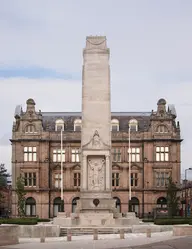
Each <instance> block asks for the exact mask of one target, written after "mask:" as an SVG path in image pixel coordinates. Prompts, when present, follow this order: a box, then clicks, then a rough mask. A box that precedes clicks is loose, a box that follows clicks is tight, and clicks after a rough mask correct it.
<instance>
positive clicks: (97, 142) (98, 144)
mask: <svg viewBox="0 0 192 249" xmlns="http://www.w3.org/2000/svg"><path fill="white" fill-rule="evenodd" d="M83 149H93V150H94V149H95V150H97V149H109V146H108V145H107V144H105V143H104V142H103V141H102V139H101V138H100V136H99V133H98V131H97V130H96V131H95V133H94V134H93V137H92V138H91V140H90V141H89V142H88V143H87V144H85V145H83Z"/></svg>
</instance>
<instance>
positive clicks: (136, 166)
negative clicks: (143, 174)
mask: <svg viewBox="0 0 192 249" xmlns="http://www.w3.org/2000/svg"><path fill="white" fill-rule="evenodd" d="M131 169H133V170H141V169H142V167H141V166H138V165H137V164H134V165H132V166H131Z"/></svg>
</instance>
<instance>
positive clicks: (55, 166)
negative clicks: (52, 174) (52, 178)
mask: <svg viewBox="0 0 192 249" xmlns="http://www.w3.org/2000/svg"><path fill="white" fill-rule="evenodd" d="M53 169H54V170H59V169H61V165H60V164H56V165H54V166H53Z"/></svg>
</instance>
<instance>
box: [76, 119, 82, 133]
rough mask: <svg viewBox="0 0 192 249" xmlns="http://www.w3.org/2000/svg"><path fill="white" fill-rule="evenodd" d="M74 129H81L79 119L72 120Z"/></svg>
mask: <svg viewBox="0 0 192 249" xmlns="http://www.w3.org/2000/svg"><path fill="white" fill-rule="evenodd" d="M74 131H81V119H76V120H75V121H74Z"/></svg>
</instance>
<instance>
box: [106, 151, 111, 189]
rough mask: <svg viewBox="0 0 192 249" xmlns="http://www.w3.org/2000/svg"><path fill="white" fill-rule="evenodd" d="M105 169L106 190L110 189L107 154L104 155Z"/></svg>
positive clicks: (109, 170)
mask: <svg viewBox="0 0 192 249" xmlns="http://www.w3.org/2000/svg"><path fill="white" fill-rule="evenodd" d="M105 158H106V169H105V172H106V173H105V184H106V185H105V186H106V190H111V187H110V186H111V184H110V180H111V176H110V172H111V169H110V161H109V156H108V155H106V157H105Z"/></svg>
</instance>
